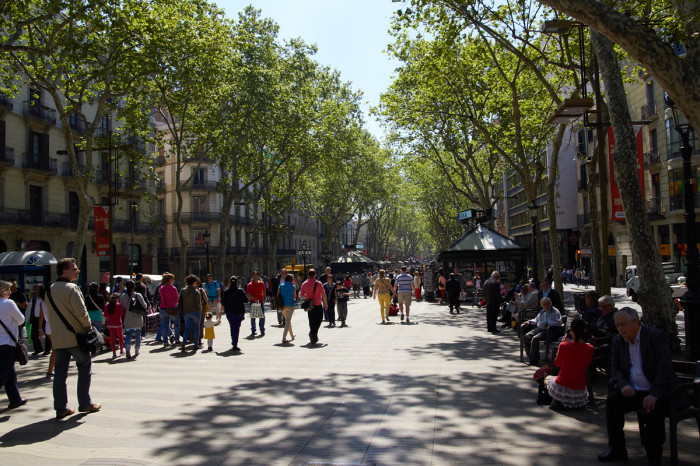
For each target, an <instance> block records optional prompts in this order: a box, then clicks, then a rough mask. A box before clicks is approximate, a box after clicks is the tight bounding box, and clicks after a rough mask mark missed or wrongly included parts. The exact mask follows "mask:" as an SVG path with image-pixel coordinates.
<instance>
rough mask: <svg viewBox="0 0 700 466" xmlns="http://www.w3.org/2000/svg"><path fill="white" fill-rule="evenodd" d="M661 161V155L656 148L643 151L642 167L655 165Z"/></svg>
mask: <svg viewBox="0 0 700 466" xmlns="http://www.w3.org/2000/svg"><path fill="white" fill-rule="evenodd" d="M660 163H661V157H660V156H659V150H658V149H651V150H649V152H645V153H644V168H647V169H649V168H652V167H656V166H658V165H659V164H660Z"/></svg>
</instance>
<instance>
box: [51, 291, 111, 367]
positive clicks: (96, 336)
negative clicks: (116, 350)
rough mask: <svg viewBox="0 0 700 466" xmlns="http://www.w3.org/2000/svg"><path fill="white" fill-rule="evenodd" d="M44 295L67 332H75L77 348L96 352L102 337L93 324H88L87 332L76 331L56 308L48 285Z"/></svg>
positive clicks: (101, 342) (102, 341)
mask: <svg viewBox="0 0 700 466" xmlns="http://www.w3.org/2000/svg"><path fill="white" fill-rule="evenodd" d="M46 296H48V297H49V302H51V306H52V307H53V308H54V310H55V311H56V314H57V315H58V317H60V319H61V321H62V322H63V325H65V326H66V329H68V331H69V332H71V333H74V334H75V339H76V340H77V341H78V348H80V350H81V351H86V352H88V353H95V352H97V348H98V347H99V346H100V345H102V344H104V338H102V335H100V333H99V332H98V331H97V329H96V328H95V327H93V326H90V330H88V331H87V333H78V332H76V331H75V329H74V328H73V326H72V325H71V324H69V323H68V321H67V320H66V318H65V317H63V314H62V313H61V310H60V309H59V308H58V306H56V303H55V302H54V301H53V297H52V296H51V287H50V286H49V287H48V288H47V289H46Z"/></svg>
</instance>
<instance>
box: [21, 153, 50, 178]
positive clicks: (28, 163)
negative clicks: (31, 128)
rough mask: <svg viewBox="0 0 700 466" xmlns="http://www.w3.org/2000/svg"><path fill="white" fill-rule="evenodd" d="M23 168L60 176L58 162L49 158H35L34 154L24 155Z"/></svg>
mask: <svg viewBox="0 0 700 466" xmlns="http://www.w3.org/2000/svg"><path fill="white" fill-rule="evenodd" d="M22 168H27V169H30V170H39V171H43V172H47V173H49V174H52V175H57V174H58V160H56V159H52V158H49V157H35V156H34V154H28V153H26V152H24V153H23V154H22Z"/></svg>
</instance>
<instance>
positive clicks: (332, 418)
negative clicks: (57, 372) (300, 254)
mask: <svg viewBox="0 0 700 466" xmlns="http://www.w3.org/2000/svg"><path fill="white" fill-rule="evenodd" d="M569 298H570V297H569ZM348 308H349V318H348V324H349V327H348V328H338V327H336V328H331V329H329V328H326V327H325V323H324V326H323V327H322V328H321V330H320V333H319V336H320V344H319V345H317V346H314V347H311V346H308V336H307V334H308V320H307V317H306V314H305V313H304V311H302V310H299V309H298V310H296V312H295V313H294V318H293V321H292V322H293V328H294V332H295V334H296V339H295V340H294V341H293V342H292V343H291V344H286V345H283V344H282V343H281V339H282V329H281V328H277V327H275V326H271V324H275V323H276V317H275V312H274V311H268V312H267V314H266V315H267V329H266V330H267V334H266V335H265V336H264V337H260V336H259V335H258V337H257V338H255V339H245V338H242V339H241V341H240V343H239V346H240V347H241V349H242V352H241V353H234V352H232V351H231V350H230V340H229V335H228V323H227V321H226V319H225V318H224V321H223V322H222V324H221V325H219V326H217V327H216V337H217V338H216V340H215V343H214V349H215V351H214V352H213V353H202V352H201V351H199V352H196V353H195V352H193V351H188V352H187V353H185V354H181V353H180V352H179V351H177V350H176V349H175V348H172V349H170V348H169V349H163V348H162V347H161V346H160V344H157V343H155V342H154V341H153V337H154V335H153V334H150V335H148V336H147V338H146V339H145V343H144V345H143V346H142V348H141V355H140V356H139V357H138V359H136V360H132V361H129V360H126V359H125V358H124V357H123V356H122V357H120V358H118V359H117V360H115V361H112V360H111V352H105V353H102V354H100V355H98V356H96V357H95V358H94V360H93V363H94V364H93V377H92V390H91V393H92V396H93V400H94V401H95V402H99V403H102V404H103V408H102V411H100V412H99V413H95V414H89V415H82V414H75V415H73V416H71V417H69V418H66V419H65V420H63V421H56V420H55V419H54V412H53V410H52V392H51V382H50V380H49V379H46V378H45V377H44V374H45V372H46V368H47V364H48V358H47V357H41V358H39V359H36V358H33V359H32V360H31V361H30V363H29V364H28V365H27V366H25V367H19V366H17V369H18V377H19V380H20V391H21V393H22V395H23V396H24V397H26V398H28V399H29V403H28V404H27V405H25V406H24V407H21V408H19V409H16V410H13V411H6V410H4V409H0V465H23V464H31V465H43V464H46V465H52V466H59V465H64V464H66V465H76V464H84V465H189V464H212V465H243V464H245V465H250V464H254V465H257V464H260V465H314V464H328V465H330V464H366V465H373V464H374V465H431V464H432V465H453V464H454V465H462V464H485V465H488V464H502V465H527V464H533V465H535V464H536V465H561V464H567V463H568V464H572V465H585V464H598V462H597V455H598V454H599V453H601V452H603V451H604V450H605V449H606V444H607V437H606V434H605V411H604V403H599V404H598V405H597V406H596V407H592V408H588V409H584V410H578V411H567V412H561V413H555V412H552V411H550V410H549V409H547V407H545V406H538V405H537V404H536V403H535V399H536V383H535V382H534V381H533V380H532V374H533V372H534V369H533V368H531V367H528V366H526V365H524V364H522V363H520V362H519V358H518V355H519V346H518V341H517V339H516V337H515V333H514V332H513V331H510V330H507V331H504V332H502V333H500V334H498V335H491V334H489V333H487V332H486V329H485V311H484V310H479V309H477V308H474V307H468V308H466V309H465V310H464V311H466V312H464V311H463V313H462V314H459V315H450V314H449V313H448V310H447V307H446V306H440V305H438V304H436V303H425V302H420V303H414V304H413V306H412V313H411V317H412V318H411V323H410V324H406V323H402V322H401V321H400V320H399V319H398V318H392V320H391V323H390V324H389V325H380V324H379V322H380V320H381V319H380V315H379V309H378V303H377V302H376V301H372V300H371V299H351V300H350V304H349V307H348ZM241 330H242V332H241V334H242V336H243V337H245V336H246V335H247V334H248V332H249V330H250V325H249V320H246V321H245V322H244V323H243V325H242V328H241ZM599 379H600V380H597V381H596V391H597V393H596V395H597V396H598V397H603V396H604V392H605V380H604V377H600V378H599ZM68 384H69V386H68V390H69V399H70V404H71V407H73V408H77V406H76V398H75V391H76V370H75V367H74V366H73V367H71V369H70V376H69V379H68ZM627 421H628V423H627V427H626V430H627V438H628V448H629V451H630V458H631V460H630V461H629V462H628V464H645V463H646V460H645V457H644V450H643V448H642V446H641V445H640V443H639V435H638V432H637V425H636V418H635V417H634V415H633V414H630V415H628V417H627ZM679 443H680V446H681V448H680V450H681V453H680V458H681V462H682V464H698V463H700V445H699V442H698V436H697V429H696V426H695V425H694V423H693V422H692V421H688V422H686V423H684V425H683V427H682V429H681V437H680V442H679ZM664 460H665V461H667V462H668V461H669V454H668V451H666V453H665V458H664Z"/></svg>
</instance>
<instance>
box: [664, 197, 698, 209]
mask: <svg viewBox="0 0 700 466" xmlns="http://www.w3.org/2000/svg"><path fill="white" fill-rule="evenodd" d="M693 202H694V204H695V210H697V209H698V208H700V193H695V194H694V195H693ZM668 203H669V209H670V210H684V209H685V201H684V196H683V194H674V195H672V196H669V198H668Z"/></svg>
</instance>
